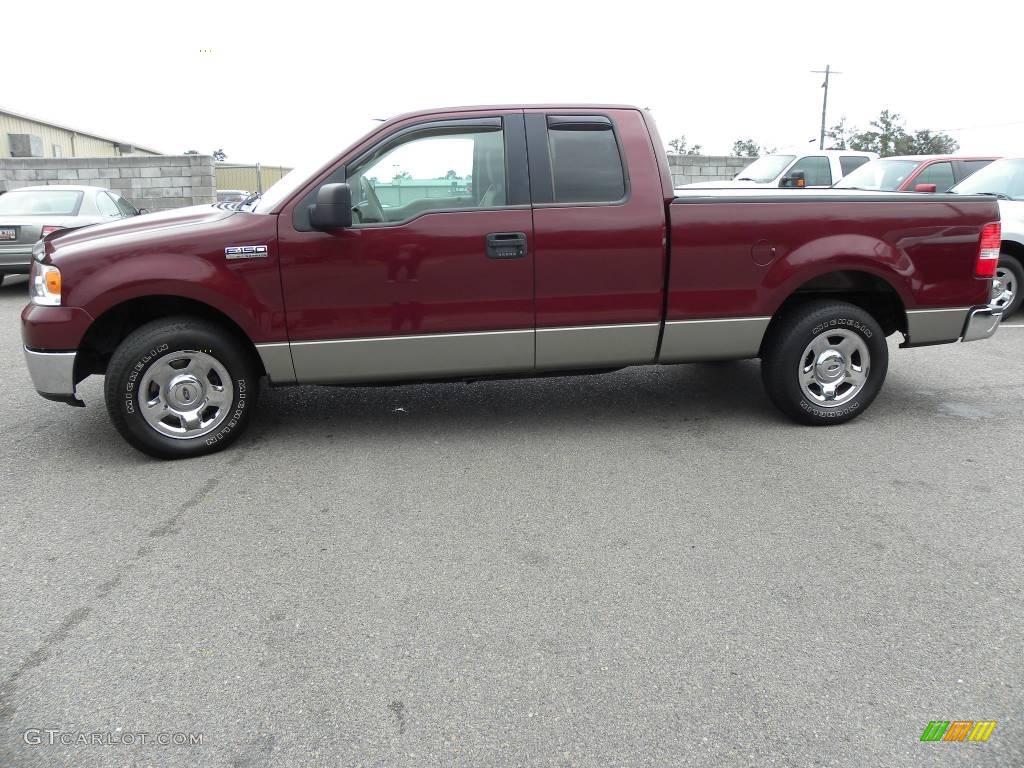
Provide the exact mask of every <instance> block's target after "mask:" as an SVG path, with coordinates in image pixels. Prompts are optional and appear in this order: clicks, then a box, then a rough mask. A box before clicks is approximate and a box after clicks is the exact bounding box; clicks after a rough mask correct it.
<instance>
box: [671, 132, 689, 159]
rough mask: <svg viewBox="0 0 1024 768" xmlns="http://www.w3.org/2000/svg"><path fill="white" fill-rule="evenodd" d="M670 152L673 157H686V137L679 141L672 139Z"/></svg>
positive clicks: (678, 139) (680, 138) (681, 137)
mask: <svg viewBox="0 0 1024 768" xmlns="http://www.w3.org/2000/svg"><path fill="white" fill-rule="evenodd" d="M668 149H669V152H670V153H672V154H673V155H685V154H686V136H685V134H684V135H683V136H680V137H679V138H677V139H672V141H670V142H669V143H668Z"/></svg>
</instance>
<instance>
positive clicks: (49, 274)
mask: <svg viewBox="0 0 1024 768" xmlns="http://www.w3.org/2000/svg"><path fill="white" fill-rule="evenodd" d="M28 295H29V296H30V297H31V299H32V303H33V304H38V305H39V306H41V307H59V306H60V270H59V269H57V268H56V267H54V266H51V265H49V264H40V263H39V262H36V263H35V264H33V265H32V275H31V279H30V280H29V288H28Z"/></svg>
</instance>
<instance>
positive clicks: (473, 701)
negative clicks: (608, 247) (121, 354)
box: [0, 278, 1024, 768]
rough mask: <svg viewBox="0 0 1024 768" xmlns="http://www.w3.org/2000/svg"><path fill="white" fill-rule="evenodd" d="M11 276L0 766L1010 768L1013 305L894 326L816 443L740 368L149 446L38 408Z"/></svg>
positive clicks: (1022, 745) (344, 407) (270, 421)
mask: <svg viewBox="0 0 1024 768" xmlns="http://www.w3.org/2000/svg"><path fill="white" fill-rule="evenodd" d="M25 291H26V287H25V282H24V279H23V278H17V279H12V278H8V280H7V283H6V284H5V285H4V286H3V287H2V288H0V366H2V377H3V378H2V382H3V387H2V392H3V397H2V398H0V429H2V435H3V438H2V446H3V457H2V460H3V474H2V478H3V479H2V505H3V514H2V517H0V562H2V563H3V568H0V766H17V768H23V767H25V766H56V765H68V766H75V767H76V768H85V767H88V766H126V765H138V766H148V765H154V766H200V765H201V766H205V767H209V766H275V767H276V766H319V765H343V766H349V765H365V766H438V765H441V766H443V765H451V766H498V765H528V766H533V765H556V766H574V765H581V766H591V765H593V766H597V765H601V766H611V765H622V766H632V765H687V766H689V765H693V766H917V765H922V766H925V765H927V766H931V765H957V766H968V765H969V766H1020V765H1024V722H1022V717H1021V713H1022V711H1024V600H1022V598H1024V594H1022V586H1024V568H1022V560H1021V551H1022V546H1024V515H1022V513H1021V509H1022V507H1024V504H1022V500H1021V496H1022V492H1024V483H1022V472H1021V468H1022V463H1021V455H1022V447H1024V438H1022V434H1024V428H1022V416H1024V406H1022V402H1024V401H1022V395H1024V327H1007V328H1003V329H1001V330H1000V331H999V332H998V333H997V334H996V336H995V337H994V338H993V339H991V340H989V341H986V342H978V343H973V344H962V345H953V346H939V347H930V348H923V349H916V350H897V349H896V348H895V343H893V344H892V351H893V355H892V357H891V361H890V371H889V378H888V381H887V383H886V385H885V387H884V388H883V390H882V393H881V395H880V396H879V398H878V400H877V401H876V402H875V404H874V405H873V406H872V407H871V409H870V410H869V411H868V412H867V413H866V414H864V415H863V416H862V417H860V418H859V419H858V420H856V421H854V422H852V423H851V424H849V425H846V426H842V427H837V428H817V429H816V428H808V427H800V426H796V425H794V424H791V423H790V422H788V421H786V420H785V419H784V418H783V417H781V416H780V415H779V414H778V413H777V412H776V411H775V410H774V409H773V408H772V407H771V405H770V404H769V403H768V401H767V399H766V397H765V395H764V394H763V393H762V390H761V385H760V378H759V373H758V367H757V364H756V362H749V361H748V362H740V363H728V364H720V365H691V366H678V367H666V368H657V367H650V368H638V369H632V370H627V371H622V372H618V373H614V374H608V375H602V376H590V377H580V378H551V379H543V380H535V381H510V382H488V383H476V384H469V385H464V384H438V385H424V386H406V387H393V388H351V389H350V388H322V389H318V388H308V387H299V388H290V389H280V390H269V389H264V390H263V395H262V401H261V404H260V406H259V411H258V414H257V419H256V421H255V422H254V425H253V429H252V430H251V431H249V432H248V433H247V434H246V435H245V436H244V437H243V438H242V440H241V441H240V442H239V443H238V444H236V446H235V447H234V448H232V449H230V450H228V451H226V452H223V453H220V454H217V455H215V456H212V457H207V458H202V459H195V460H189V461H180V462H174V463H166V462H158V461H154V460H151V459H148V458H146V457H145V456H143V455H141V454H139V453H136V452H135V451H134V450H132V449H131V448H129V447H128V446H127V445H126V444H125V443H124V442H123V441H122V440H121V439H120V437H119V436H118V435H117V434H116V433H115V431H114V429H113V428H112V426H111V425H110V424H109V422H108V420H107V415H106V411H105V409H104V407H103V402H102V380H101V379H96V378H93V379H90V380H88V381H87V382H86V383H85V385H84V386H83V387H82V392H83V395H84V399H85V401H86V403H87V407H86V408H84V409H72V408H68V407H66V406H63V405H60V404H56V403H49V402H47V401H45V400H43V399H41V398H40V397H39V396H38V395H36V393H35V392H34V391H33V390H32V387H31V384H30V381H29V378H28V373H27V371H26V370H25V366H24V363H23V360H22V354H21V348H20V339H19V326H18V313H19V312H20V310H21V308H22V306H23V305H24V303H25ZM1014 325H1015V326H1024V317H1021V319H1020V320H1018V321H1017V322H1016V323H1015V324H1014ZM932 720H997V721H998V725H997V727H996V728H995V730H994V731H993V732H992V735H991V737H990V738H989V740H988V742H986V743H966V742H965V743H948V742H945V743H943V742H940V743H922V742H921V741H920V740H919V739H920V736H921V734H922V731H923V730H924V729H925V727H926V726H927V725H928V723H929V721H932ZM44 729H48V730H51V731H53V730H58V731H60V733H59V734H56V735H54V736H53V740H54V741H55V743H54V744H53V745H50V744H48V743H47V741H46V739H47V738H48V737H47V736H46V734H45V733H42V734H40V733H38V732H39V731H42V730H44ZM80 733H84V734H86V738H93V737H91V736H90V734H94V733H95V734H99V735H100V736H99V738H100V739H105V740H106V741H104V742H103V743H94V744H89V745H85V746H82V745H75V744H74V743H72V744H62V743H61V741H62V739H63V740H65V741H67V740H72V741H73V740H74V739H77V738H79V737H78V734H80ZM142 733H146V734H149V735H150V736H149V737H148V738H149V739H155V738H156V737H157V735H158V734H167V735H171V736H173V737H174V738H179V737H178V736H175V734H186V735H191V736H192V737H193V740H194V737H195V735H196V734H199V738H200V739H201V741H202V743H201V744H191V745H189V744H169V745H159V744H153V743H151V742H150V743H147V744H144V745H143V744H140V743H139V741H140V737H139V734H142ZM125 735H131V736H130V739H132V740H134V742H135V743H133V744H125V743H110V742H111V741H115V740H116V739H117V738H118V737H119V736H121V737H123V736H125ZM124 740H128V739H122V741H124ZM35 742H41V743H35Z"/></svg>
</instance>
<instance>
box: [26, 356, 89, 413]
mask: <svg viewBox="0 0 1024 768" xmlns="http://www.w3.org/2000/svg"><path fill="white" fill-rule="evenodd" d="M24 349H25V363H26V364H27V365H28V374H29V376H31V377H32V386H34V387H35V388H36V392H38V393H39V394H40V395H42V396H43V397H45V398H46V399H47V400H56V401H57V402H59V403H69V404H70V405H82V401H81V400H79V399H78V395H77V394H76V393H75V355H76V354H77V353H76V352H39V351H37V350H33V349H29V348H28V347H25V348H24Z"/></svg>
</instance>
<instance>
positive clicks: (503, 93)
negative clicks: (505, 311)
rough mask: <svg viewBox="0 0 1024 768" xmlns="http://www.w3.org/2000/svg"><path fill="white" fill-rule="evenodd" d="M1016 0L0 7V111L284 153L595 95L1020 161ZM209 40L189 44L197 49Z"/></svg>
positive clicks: (777, 141)
mask: <svg viewBox="0 0 1024 768" xmlns="http://www.w3.org/2000/svg"><path fill="white" fill-rule="evenodd" d="M1022 17H1024V12H1022V11H1021V9H1020V3H1019V2H985V3H979V2H974V3H963V2H957V3H955V5H954V4H953V3H946V2H898V1H897V0H889V2H884V3H883V2H868V1H867V0H862V2H859V3H841V4H840V3H822V2H784V0H776V1H775V2H768V3H766V2H756V3H749V4H746V3H740V2H732V3H722V2H703V3H693V2H682V1H681V0H678V1H677V2H673V3H654V2H644V1H643V0H630V1H629V2H594V1H593V0H592V1H591V2H586V3H562V2H556V0H546V2H533V1H532V0H520V1H519V2H514V3H502V4H498V3H494V2H490V1H489V0H476V1H475V2H447V1H446V0H434V1H431V0H419V1H418V2H394V1H386V2H363V3H351V2H349V3H339V2H324V3H312V2H301V1H300V0H289V1H288V2H273V3H264V2H250V3H245V2H231V3H217V2H202V3H199V2H192V0H184V1H177V0H176V1H175V2H167V1H166V0H148V1H147V2H144V3H130V4H120V5H113V6H102V5H99V6H98V5H96V4H95V3H82V2H68V1H67V0H62V1H61V2H56V3H52V2H50V3H39V2H34V3H33V2H8V3H5V9H4V19H3V26H4V28H5V29H6V30H7V33H6V34H5V35H4V41H3V43H2V51H3V75H2V77H0V83H2V85H0V108H4V109H8V110H11V111H14V112H20V113H24V114H28V115H31V116H35V117H40V118H43V119H46V120H51V121H54V122H58V123H63V124H66V125H68V126H71V127H75V128H79V129H81V130H85V131H92V132H96V133H100V134H102V135H104V136H110V137H111V138H115V139H120V140H126V141H130V142H134V143H137V144H140V145H143V146H150V147H153V148H155V149H158V150H160V151H163V152H167V153H180V152H183V151H185V150H188V149H197V150H199V151H202V152H210V151H212V150H214V149H216V148H218V147H222V148H223V149H224V150H225V151H226V152H227V154H228V158H229V160H232V161H238V162H256V161H259V162H263V163H266V164H278V163H279V164H285V165H295V164H299V163H304V162H308V161H311V160H315V159H316V158H318V157H320V156H323V155H326V154H328V153H334V152H336V151H338V150H340V149H343V148H344V147H345V146H347V145H348V144H349V143H351V141H353V140H354V139H355V138H357V137H358V136H359V135H361V134H362V133H363V132H364V131H365V130H366V129H368V128H369V127H370V126H371V125H372V119H373V118H378V117H388V116H391V115H394V114H396V113H399V112H405V111H408V110H411V109H419V108H425V107H434V106H444V105H455V104H494V103H508V102H512V103H520V102H548V101H559V102H562V101H567V102H614V103H622V102H625V103H631V104H636V105H639V106H643V107H650V108H651V109H652V110H653V111H654V114H655V117H656V118H657V121H658V125H659V128H660V130H661V133H662V137H663V138H664V139H665V140H666V141H668V140H669V139H671V138H673V137H675V136H678V135H679V134H685V135H686V136H687V138H688V139H689V141H690V142H691V143H699V144H701V145H703V147H704V148H705V150H707V151H709V152H712V153H727V152H728V150H729V148H730V147H731V146H732V143H733V141H734V140H736V139H738V138H752V139H754V140H755V141H758V142H761V143H765V144H769V145H773V146H777V147H778V148H779V149H785V148H796V147H805V146H809V144H808V142H809V141H810V140H812V139H813V140H816V139H817V136H818V129H819V124H820V119H821V96H822V90H821V87H820V86H821V82H822V76H821V75H818V74H813V73H812V72H811V71H810V70H814V69H824V66H825V64H826V63H828V64H831V65H832V67H833V68H834V69H837V70H839V71H841V72H842V73H843V74H841V75H838V76H836V77H835V78H834V79H833V81H832V88H831V89H830V92H829V102H830V103H829V123H830V124H831V123H833V122H835V121H836V120H838V119H839V118H840V117H841V116H843V115H845V116H846V117H847V119H848V120H850V121H851V122H852V123H854V124H855V125H858V126H860V127H866V126H867V123H868V122H869V121H870V120H871V119H872V118H873V117H874V116H876V115H877V114H878V112H879V111H880V110H882V109H884V108H888V109H892V110H894V111H897V112H899V113H901V114H902V115H904V117H905V118H906V120H907V124H908V127H910V128H911V129H917V128H931V129H941V130H945V131H948V132H949V133H951V134H952V135H953V136H955V137H956V138H957V139H958V140H959V141H960V144H961V153H962V154H963V153H980V154H988V153H992V154H999V155H1024V98H1021V96H1020V93H1019V88H1018V84H1019V83H1020V82H1021V79H1022V78H1021V76H1022V75H1024V66H1022V65H1021V63H1020V61H1021V59H1020V56H1019V51H1020V48H1021V27H1020V24H1019V22H1020V21H1021V19H1022ZM207 50H208V51H210V52H205V51H207Z"/></svg>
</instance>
